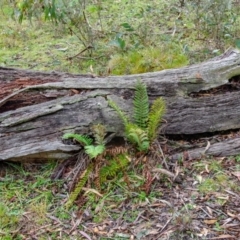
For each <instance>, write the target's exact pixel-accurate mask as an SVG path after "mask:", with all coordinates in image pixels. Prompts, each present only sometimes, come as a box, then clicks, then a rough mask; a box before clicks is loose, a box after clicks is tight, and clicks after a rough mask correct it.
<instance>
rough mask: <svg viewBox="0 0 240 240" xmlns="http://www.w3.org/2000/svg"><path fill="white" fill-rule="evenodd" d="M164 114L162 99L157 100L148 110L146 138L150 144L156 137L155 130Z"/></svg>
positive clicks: (164, 108) (164, 107)
mask: <svg viewBox="0 0 240 240" xmlns="http://www.w3.org/2000/svg"><path fill="white" fill-rule="evenodd" d="M165 112H166V105H165V102H164V100H163V99H162V98H157V99H156V100H155V101H154V102H153V104H152V106H151V109H150V112H149V116H148V138H149V141H150V142H152V141H153V140H154V139H155V138H156V137H157V129H158V127H159V125H160V123H161V120H162V118H163V115H164V114H165Z"/></svg>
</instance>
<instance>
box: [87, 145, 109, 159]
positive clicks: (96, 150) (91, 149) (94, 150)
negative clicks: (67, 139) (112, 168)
mask: <svg viewBox="0 0 240 240" xmlns="http://www.w3.org/2000/svg"><path fill="white" fill-rule="evenodd" d="M84 149H85V152H86V153H87V154H88V156H89V157H90V158H95V157H97V156H98V155H100V154H102V153H103V152H104V150H105V146H104V145H97V146H93V145H90V146H85V147H84Z"/></svg>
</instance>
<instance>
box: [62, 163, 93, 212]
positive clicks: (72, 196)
mask: <svg viewBox="0 0 240 240" xmlns="http://www.w3.org/2000/svg"><path fill="white" fill-rule="evenodd" d="M92 170H93V164H90V165H89V166H88V167H87V169H86V170H85V171H84V172H83V173H82V174H81V176H80V179H79V181H78V183H77V185H76V187H75V188H74V191H73V192H71V194H70V196H69V198H68V201H67V202H66V204H65V207H66V208H67V209H69V208H70V207H71V206H72V205H73V203H74V201H75V200H76V199H77V197H78V195H79V193H80V192H81V191H82V188H83V187H84V185H85V184H86V182H87V180H88V177H89V175H90V173H91V172H92Z"/></svg>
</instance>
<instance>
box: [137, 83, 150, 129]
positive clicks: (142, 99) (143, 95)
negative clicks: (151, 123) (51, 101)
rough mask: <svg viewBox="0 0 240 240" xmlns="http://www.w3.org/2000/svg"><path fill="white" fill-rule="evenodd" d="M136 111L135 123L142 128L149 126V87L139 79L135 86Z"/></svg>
mask: <svg viewBox="0 0 240 240" xmlns="http://www.w3.org/2000/svg"><path fill="white" fill-rule="evenodd" d="M133 106H134V113H133V119H134V123H135V124H137V126H138V127H140V128H141V129H144V130H145V129H146V128H147V122H148V113H149V103H148V94H147V87H146V85H145V84H143V83H142V82H140V81H138V82H137V84H136V87H135V96H134V100H133Z"/></svg>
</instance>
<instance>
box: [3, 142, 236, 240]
mask: <svg viewBox="0 0 240 240" xmlns="http://www.w3.org/2000/svg"><path fill="white" fill-rule="evenodd" d="M191 144H193V142H191V141H190V142H183V141H178V142H176V141H175V143H174V144H173V142H172V141H167V140H166V139H165V141H164V143H161V146H162V149H163V151H164V153H163V155H162V157H159V158H158V159H157V160H156V159H151V158H149V159H147V161H148V162H143V163H140V164H137V165H136V164H135V162H134V161H132V163H131V166H130V167H129V169H128V170H127V172H126V173H127V175H128V184H127V183H126V181H124V179H125V178H124V176H123V174H122V173H119V174H118V175H117V176H116V177H114V178H113V179H111V180H109V181H108V182H106V183H104V186H103V189H102V191H101V192H100V191H97V190H96V189H92V188H90V187H87V188H84V191H83V192H82V196H80V197H79V200H78V201H76V202H75V204H74V205H73V207H72V208H70V209H69V210H66V208H65V206H64V204H65V203H66V201H67V199H68V192H69V186H70V185H71V181H72V178H71V176H72V175H71V173H72V172H73V171H74V169H76V168H77V166H78V164H79V163H80V161H81V160H82V159H79V160H78V161H76V159H75V160H72V161H70V163H69V164H68V165H67V166H65V168H64V171H63V172H62V174H61V176H60V177H58V179H56V178H55V179H53V177H52V176H53V175H54V174H56V169H58V168H57V166H58V165H59V163H57V162H48V163H21V164H20V163H9V162H8V163H0V164H1V166H0V180H1V181H0V189H1V194H0V220H1V224H0V239H3V240H7V239H29V240H30V239H101V240H104V239H143V240H144V239H153V240H154V239H162V240H165V239H170V240H180V239H186V240H189V239H193V240H196V239H225V240H227V239H229V240H230V239H239V238H240V194H239V193H240V185H239V181H240V157H238V156H236V157H225V158H207V157H205V156H203V157H202V158H201V159H198V160H185V159H184V158H182V159H179V160H178V161H177V162H173V161H170V160H169V159H168V157H167V152H169V149H171V151H174V149H177V148H178V149H179V146H184V145H188V147H189V146H191ZM176 146H178V147H176ZM164 159H165V160H164ZM165 161H166V162H165ZM146 164H147V165H148V166H151V167H150V168H149V169H150V171H149V174H150V175H151V183H150V186H151V187H150V188H149V193H146V191H144V188H143V186H144V183H145V179H144V177H143V175H142V174H140V172H141V170H140V169H141V168H142V167H143V166H144V165H146ZM167 168H168V169H167ZM139 170H140V171H139ZM169 173H172V175H173V176H174V177H173V176H171V174H169ZM141 189H142V190H141ZM145 189H146V188H145ZM83 196H84V199H85V201H84V203H83V202H82V199H83V198H82V197H83Z"/></svg>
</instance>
